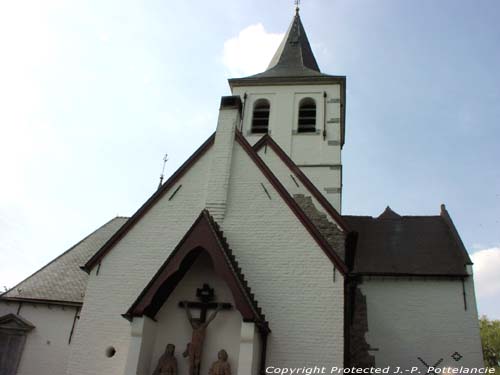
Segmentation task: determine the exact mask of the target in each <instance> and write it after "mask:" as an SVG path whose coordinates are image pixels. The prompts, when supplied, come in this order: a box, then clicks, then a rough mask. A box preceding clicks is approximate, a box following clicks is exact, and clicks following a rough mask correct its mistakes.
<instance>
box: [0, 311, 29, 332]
mask: <svg viewBox="0 0 500 375" xmlns="http://www.w3.org/2000/svg"><path fill="white" fill-rule="evenodd" d="M33 328H35V326H34V325H33V324H31V323H30V322H29V321H27V320H26V319H24V318H22V317H21V316H19V315H14V314H7V315H4V316H2V317H0V330H3V331H7V332H13V333H14V332H19V333H21V332H28V331H31V330H32V329H33Z"/></svg>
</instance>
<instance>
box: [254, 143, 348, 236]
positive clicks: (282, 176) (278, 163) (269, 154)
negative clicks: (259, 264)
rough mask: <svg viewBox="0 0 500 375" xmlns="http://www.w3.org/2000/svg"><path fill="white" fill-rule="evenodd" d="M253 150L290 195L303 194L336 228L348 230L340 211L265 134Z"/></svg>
mask: <svg viewBox="0 0 500 375" xmlns="http://www.w3.org/2000/svg"><path fill="white" fill-rule="evenodd" d="M253 148H254V150H255V151H256V152H257V153H258V154H259V156H260V157H261V158H262V160H264V161H265V162H266V165H267V166H268V167H269V168H270V169H271V170H272V172H273V174H274V175H275V176H276V177H278V179H279V180H280V182H281V183H282V184H283V185H284V186H285V187H286V188H287V190H288V191H289V192H290V194H292V195H296V194H304V195H306V196H310V197H311V198H312V199H313V202H314V205H315V207H316V208H317V209H319V210H321V211H322V212H324V213H325V214H327V215H328V217H329V218H330V220H331V221H332V222H334V223H335V224H336V225H337V226H338V228H339V229H340V230H342V231H344V232H348V231H349V226H348V224H347V222H346V221H345V220H344V219H343V218H342V216H341V215H340V213H339V212H338V211H337V210H336V209H335V208H334V207H333V206H332V205H331V204H330V202H328V200H327V199H326V198H325V196H324V195H323V194H322V193H321V192H320V191H319V190H318V188H317V187H316V186H315V185H314V184H313V183H312V182H311V181H310V180H309V178H308V177H307V176H306V175H305V174H304V172H302V171H301V170H300V168H299V167H298V166H297V165H296V164H295V163H294V162H293V161H292V159H290V157H289V156H288V155H287V154H286V153H285V152H284V151H283V150H282V149H281V147H280V146H279V145H278V144H277V143H276V142H275V141H274V140H273V139H272V138H271V136H269V135H268V134H266V135H265V136H264V137H262V138H261V139H260V140H259V141H258V142H257V143H256V144H255V145H254V146H253Z"/></svg>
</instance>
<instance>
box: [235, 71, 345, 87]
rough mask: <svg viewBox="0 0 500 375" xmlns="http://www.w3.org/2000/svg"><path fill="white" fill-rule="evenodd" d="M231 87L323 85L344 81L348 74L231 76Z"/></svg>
mask: <svg viewBox="0 0 500 375" xmlns="http://www.w3.org/2000/svg"><path fill="white" fill-rule="evenodd" d="M227 81H228V83H229V86H230V87H231V88H233V87H237V86H281V85H297V84H299V85H301V84H302V85H322V84H331V83H341V84H342V83H344V84H345V82H346V76H331V75H327V74H322V75H318V76H296V77H293V76H290V77H260V78H259V77H255V78H254V77H252V76H250V77H243V78H229V79H228V80H227Z"/></svg>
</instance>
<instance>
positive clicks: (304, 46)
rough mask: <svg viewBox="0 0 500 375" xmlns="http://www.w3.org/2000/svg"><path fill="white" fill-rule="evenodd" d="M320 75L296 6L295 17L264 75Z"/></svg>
mask: <svg viewBox="0 0 500 375" xmlns="http://www.w3.org/2000/svg"><path fill="white" fill-rule="evenodd" d="M318 73H320V70H319V67H318V63H317V62H316V58H315V57H314V54H313V52H312V49H311V45H310V44H309V40H308V39H307V35H306V32H305V30H304V26H303V25H302V21H301V19H300V15H299V8H298V6H297V8H296V12H295V16H294V17H293V20H292V23H291V24H290V27H289V28H288V30H287V32H286V34H285V37H284V38H283V41H282V42H281V44H280V46H279V48H278V50H277V51H276V53H275V54H274V57H273V58H272V60H271V62H270V63H269V66H268V67H267V70H266V71H265V72H264V73H261V75H262V76H264V75H266V76H267V75H273V76H304V75H305V76H307V75H316V74H318Z"/></svg>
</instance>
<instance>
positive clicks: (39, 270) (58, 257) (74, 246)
mask: <svg viewBox="0 0 500 375" xmlns="http://www.w3.org/2000/svg"><path fill="white" fill-rule="evenodd" d="M115 219H126V217H123V216H116V217H114V218H113V219H111V220H109V221H107V222H106V223H105V224H103V225H101V226H100V227H99V228H97V229H96V230H94V231H93V232H92V233H90V234H88V235H87V236H85V237H84V238H83V239H81V240H80V241H78V242H77V243H76V244H75V245H73V246H71V247H70V248H69V249H68V250H66V251H65V252H64V253H62V254H60V255H58V256H57V257H55V258H54V259H52V260H51V261H50V262H48V263H47V264H46V265H44V266H43V267H42V268H40V269H38V270H37V271H35V272H33V273H32V274H31V275H29V276H28V277H26V278H25V279H23V280H22V281H20V282H18V283H17V284H16V285H14V286H13V287H12V288H10V289H9V290H7V291H5V292H4V293H2V294H0V298H3V296H4V295H5V294H7V293H9V292H10V291H12V290H14V289H16V288H17V287H18V286H19V285H21V284H22V283H24V282H25V281H27V280H28V279H31V278H32V277H33V276H35V275H37V274H38V273H40V272H42V271H43V270H44V269H45V268H47V267H48V266H50V265H51V264H52V263H54V262H56V261H57V260H59V259H60V258H61V257H63V256H64V255H66V254H67V253H69V252H70V251H71V250H73V249H74V248H76V247H77V246H79V245H80V244H82V243H83V242H84V241H85V240H87V239H88V238H89V237H91V236H93V235H94V234H96V233H97V232H98V231H100V230H101V229H102V228H103V227H105V226H106V225H108V224H109V223H111V222H112V221H113V220H115ZM124 225H125V224H124ZM6 298H13V297H6Z"/></svg>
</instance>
